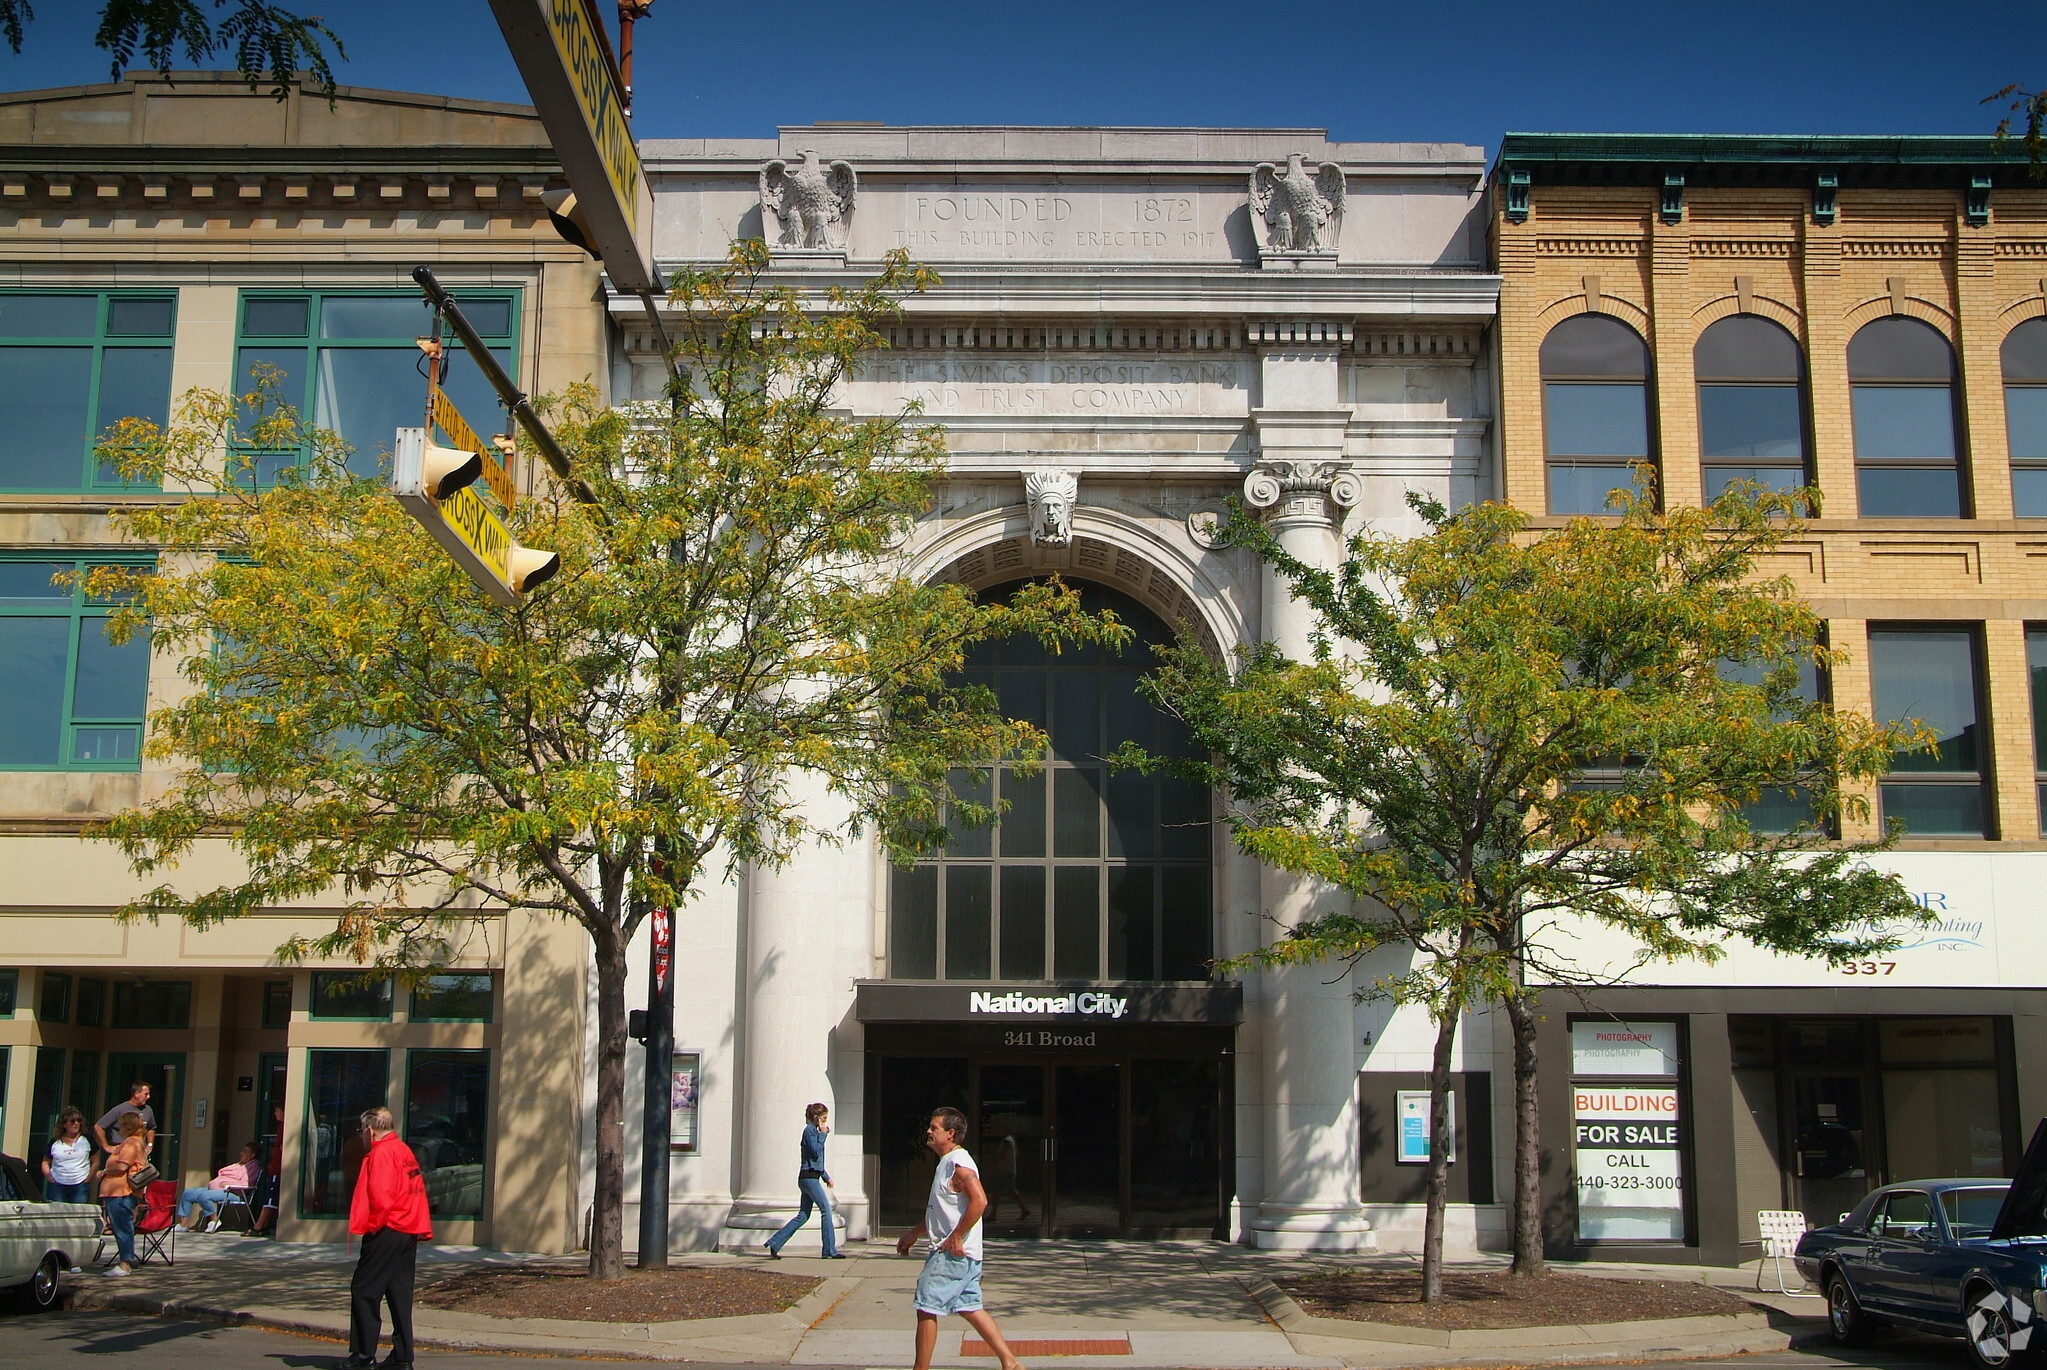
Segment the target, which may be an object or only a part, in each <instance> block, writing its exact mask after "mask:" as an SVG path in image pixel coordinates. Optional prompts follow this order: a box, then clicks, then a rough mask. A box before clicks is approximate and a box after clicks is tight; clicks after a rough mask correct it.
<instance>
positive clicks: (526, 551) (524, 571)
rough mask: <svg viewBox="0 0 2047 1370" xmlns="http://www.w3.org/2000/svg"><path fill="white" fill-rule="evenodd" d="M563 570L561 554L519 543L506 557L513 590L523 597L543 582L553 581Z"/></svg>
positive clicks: (506, 567)
mask: <svg viewBox="0 0 2047 1370" xmlns="http://www.w3.org/2000/svg"><path fill="white" fill-rule="evenodd" d="M561 568H562V558H561V553H560V552H546V551H542V550H541V549H540V548H538V547H527V546H525V545H524V544H522V543H517V542H515V543H513V544H512V550H511V552H510V553H509V554H508V555H507V556H506V557H505V569H506V571H507V572H509V573H510V574H509V579H510V580H511V583H512V589H514V590H515V591H517V592H518V593H520V594H522V595H523V594H525V593H526V592H527V591H529V590H531V589H532V588H533V587H534V586H536V585H538V584H540V583H541V582H542V581H544V580H549V579H552V578H553V576H554V573H555V572H556V571H559V570H561Z"/></svg>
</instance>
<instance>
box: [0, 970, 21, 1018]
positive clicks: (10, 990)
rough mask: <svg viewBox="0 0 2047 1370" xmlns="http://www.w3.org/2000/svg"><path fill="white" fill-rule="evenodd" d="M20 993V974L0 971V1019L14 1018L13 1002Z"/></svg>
mask: <svg viewBox="0 0 2047 1370" xmlns="http://www.w3.org/2000/svg"><path fill="white" fill-rule="evenodd" d="M20 993H21V972H20V971H18V970H0V1018H12V1017H13V1016H14V1004H15V1000H16V999H18V998H19V997H20Z"/></svg>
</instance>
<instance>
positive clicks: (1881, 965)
mask: <svg viewBox="0 0 2047 1370" xmlns="http://www.w3.org/2000/svg"><path fill="white" fill-rule="evenodd" d="M1897 968H1898V963H1897V962H1896V961H1843V962H1842V963H1841V965H1840V971H1841V974H1843V975H1889V974H1890V973H1891V972H1892V971H1894V970H1896V969H1897Z"/></svg>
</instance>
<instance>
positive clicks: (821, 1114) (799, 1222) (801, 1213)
mask: <svg viewBox="0 0 2047 1370" xmlns="http://www.w3.org/2000/svg"><path fill="white" fill-rule="evenodd" d="M831 1131H832V1111H831V1110H830V1109H828V1108H826V1107H825V1106H824V1105H823V1104H812V1105H811V1106H810V1107H808V1108H806V1109H804V1110H803V1152H802V1162H801V1164H800V1165H799V1166H798V1168H797V1171H796V1188H797V1190H798V1192H799V1193H801V1194H802V1195H803V1198H802V1201H801V1202H800V1203H799V1204H798V1206H797V1209H796V1216H795V1217H793V1218H791V1219H790V1220H789V1221H788V1222H785V1223H783V1224H782V1226H781V1229H780V1230H779V1231H777V1232H776V1233H775V1235H774V1236H772V1237H770V1238H768V1259H769V1260H775V1261H779V1260H781V1259H782V1247H783V1246H784V1245H785V1244H787V1242H788V1240H789V1239H790V1238H791V1237H793V1236H795V1235H796V1229H797V1228H799V1227H801V1226H803V1224H804V1223H805V1222H806V1221H808V1220H809V1218H810V1210H811V1208H812V1207H813V1206H815V1207H816V1209H817V1211H818V1217H819V1218H820V1219H821V1220H822V1222H823V1224H824V1258H825V1259H826V1260H828V1261H835V1260H838V1259H839V1234H838V1231H837V1229H836V1228H834V1226H833V1225H832V1177H831V1176H830V1175H829V1174H827V1173H826V1172H825V1168H824V1139H825V1138H826V1137H828V1136H830V1135H831Z"/></svg>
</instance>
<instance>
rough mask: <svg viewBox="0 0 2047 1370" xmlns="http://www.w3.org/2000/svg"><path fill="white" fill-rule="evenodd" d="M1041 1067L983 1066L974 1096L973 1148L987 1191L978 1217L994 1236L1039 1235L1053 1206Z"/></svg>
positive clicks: (1047, 1127)
mask: <svg viewBox="0 0 2047 1370" xmlns="http://www.w3.org/2000/svg"><path fill="white" fill-rule="evenodd" d="M1047 1103H1048V1100H1047V1099H1046V1097H1045V1068H1044V1067H1043V1066H1036V1065H1030V1066H1026V1065H988V1066H982V1067H981V1090H980V1094H979V1096H978V1098H977V1099H976V1100H975V1105H976V1106H975V1109H974V1113H975V1117H974V1120H973V1121H974V1140H975V1141H976V1142H977V1143H978V1146H976V1147H975V1148H973V1150H974V1151H975V1154H976V1156H977V1158H978V1159H979V1160H980V1162H981V1166H982V1171H981V1183H982V1185H983V1186H984V1187H985V1188H986V1189H987V1191H988V1212H987V1213H986V1214H984V1215H983V1216H982V1219H981V1221H982V1222H983V1223H985V1224H986V1227H985V1228H984V1230H985V1231H986V1232H987V1233H988V1235H990V1236H993V1237H1041V1236H1043V1235H1044V1234H1045V1223H1046V1220H1047V1217H1048V1216H1049V1211H1050V1208H1051V1205H1050V1204H1048V1203H1047V1202H1046V1200H1045V1194H1046V1184H1045V1181H1046V1170H1047V1169H1048V1165H1047V1163H1048V1161H1049V1159H1050V1157H1051V1152H1052V1143H1051V1137H1052V1132H1051V1126H1050V1124H1051V1119H1050V1116H1049V1113H1048V1110H1047V1108H1046V1105H1047Z"/></svg>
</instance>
